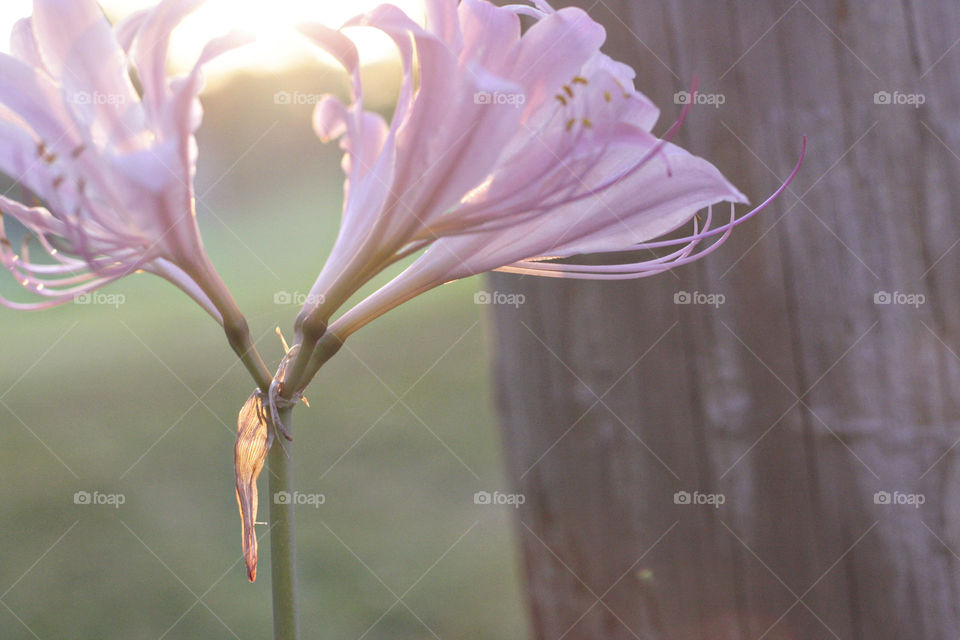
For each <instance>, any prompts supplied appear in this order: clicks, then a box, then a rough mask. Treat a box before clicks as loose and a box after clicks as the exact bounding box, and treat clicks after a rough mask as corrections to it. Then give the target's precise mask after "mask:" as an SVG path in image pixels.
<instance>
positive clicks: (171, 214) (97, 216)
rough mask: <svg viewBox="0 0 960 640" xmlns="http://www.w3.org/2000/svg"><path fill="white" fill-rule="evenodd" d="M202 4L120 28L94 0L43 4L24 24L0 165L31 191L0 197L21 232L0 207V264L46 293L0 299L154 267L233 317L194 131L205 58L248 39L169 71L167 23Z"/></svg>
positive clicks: (182, 3) (3, 108) (11, 74)
mask: <svg viewBox="0 0 960 640" xmlns="http://www.w3.org/2000/svg"><path fill="white" fill-rule="evenodd" d="M200 4H202V2H201V1H200V0H164V1H163V2H160V3H159V4H158V5H157V6H156V7H154V8H152V9H148V10H144V11H140V12H138V13H136V14H134V15H133V16H131V17H130V18H128V19H127V20H126V21H124V22H122V23H120V24H119V25H117V27H116V28H112V27H111V25H110V23H109V22H108V21H107V19H106V17H105V16H104V15H103V13H102V12H101V10H100V8H99V6H98V5H97V3H96V2H94V0H35V2H34V10H33V15H32V16H31V17H30V18H25V19H23V20H21V21H20V22H19V23H18V24H17V25H16V27H15V28H14V31H13V34H12V42H11V49H12V53H13V55H3V54H0V172H2V173H5V174H7V175H8V176H10V177H11V178H13V179H14V180H16V181H17V182H18V183H19V185H20V186H21V187H22V190H21V191H22V193H24V195H25V197H24V198H23V199H22V200H23V201H22V202H20V201H17V200H14V199H11V198H9V197H5V196H0V211H2V212H3V213H4V214H6V215H8V216H11V217H13V218H15V219H16V220H17V221H18V222H19V223H20V225H22V226H23V227H25V229H26V233H25V234H23V237H22V241H21V242H18V243H17V244H18V245H19V246H18V247H15V246H14V244H13V243H11V241H10V240H9V238H8V235H7V234H6V232H5V230H4V227H3V220H2V217H0V261H2V263H3V266H4V267H6V269H7V270H9V271H10V272H11V273H12V274H13V275H14V277H15V278H16V279H17V281H18V282H19V283H20V284H21V285H22V286H23V287H24V288H25V289H27V290H28V291H30V292H31V293H33V294H35V295H36V296H37V297H39V298H40V300H38V301H36V302H28V303H20V302H14V301H12V300H8V299H6V298H0V303H2V304H4V305H6V306H9V307H13V308H18V309H39V308H45V307H49V306H53V305H56V304H60V303H63V302H68V301H70V300H73V299H74V298H75V297H76V296H79V295H82V294H86V293H89V292H91V291H93V290H95V289H97V288H98V287H101V286H103V285H105V284H108V283H110V282H113V281H115V280H117V279H119V278H122V277H123V276H125V275H128V274H130V273H134V272H136V271H146V272H150V273H154V274H156V275H159V276H161V277H163V278H165V279H167V280H169V281H170V282H172V283H173V284H175V285H176V286H178V287H180V288H181V289H182V290H183V291H185V292H186V293H187V294H188V295H190V296H191V297H192V298H193V299H194V300H196V301H197V302H198V303H199V304H200V305H201V306H202V307H203V308H204V309H205V310H207V311H208V312H209V313H210V314H211V315H212V316H213V317H214V318H215V319H217V321H218V322H221V323H223V322H224V316H235V315H237V314H238V312H237V311H236V310H235V305H234V304H233V302H232V300H231V299H230V294H229V293H228V292H227V291H226V288H225V287H224V285H223V283H222V282H221V280H220V278H219V276H217V274H216V272H215V271H214V269H213V267H212V266H211V265H210V262H209V260H208V259H207V256H206V253H205V252H204V249H203V243H202V242H201V240H200V233H199V230H198V228H197V223H196V215H195V210H194V191H193V189H194V187H193V180H194V173H195V167H196V158H197V150H196V142H195V140H194V132H195V131H196V130H197V128H198V127H199V126H200V120H201V115H202V111H201V108H200V103H199V101H198V99H197V96H198V94H199V92H200V90H201V88H202V84H203V79H202V76H201V67H202V66H203V65H204V64H205V63H206V62H208V61H209V60H210V59H211V58H213V57H215V56H217V55H219V54H220V53H222V52H224V51H227V50H229V49H231V48H233V47H235V46H238V45H240V44H242V43H243V42H244V39H243V38H242V37H240V36H237V35H230V36H226V37H224V38H221V39H218V40H213V41H211V42H210V43H209V45H208V46H207V47H206V49H205V50H204V51H203V53H202V55H201V57H200V59H199V60H198V61H197V63H196V66H195V67H194V68H193V70H192V71H191V72H190V73H189V74H187V75H186V76H184V77H178V78H170V77H168V76H167V71H166V67H167V50H168V43H169V38H170V33H171V31H172V30H173V28H174V27H176V26H177V25H178V24H179V22H180V21H181V20H182V19H183V18H184V17H185V16H186V15H188V14H189V13H190V12H191V11H193V10H194V9H195V8H197V6H199V5H200ZM131 68H133V69H134V70H135V71H136V73H137V76H138V78H139V81H140V84H141V85H142V95H141V94H140V93H138V91H137V90H136V88H135V87H134V84H133V82H132V81H131V78H130V69H131ZM31 248H33V249H34V252H37V251H39V253H40V254H41V255H40V256H37V257H35V256H34V255H31ZM230 319H233V318H230Z"/></svg>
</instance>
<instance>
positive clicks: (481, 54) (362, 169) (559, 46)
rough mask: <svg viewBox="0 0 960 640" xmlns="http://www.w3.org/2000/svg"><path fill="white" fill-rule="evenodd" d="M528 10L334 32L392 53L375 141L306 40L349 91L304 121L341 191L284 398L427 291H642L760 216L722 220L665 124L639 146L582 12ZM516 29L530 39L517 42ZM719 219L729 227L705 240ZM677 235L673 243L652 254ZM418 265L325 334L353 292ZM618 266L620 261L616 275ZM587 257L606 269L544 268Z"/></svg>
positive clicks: (628, 97)
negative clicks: (331, 239)
mask: <svg viewBox="0 0 960 640" xmlns="http://www.w3.org/2000/svg"><path fill="white" fill-rule="evenodd" d="M534 4H535V6H533V7H530V6H507V7H497V6H495V5H493V4H491V3H490V2H487V1H486V0H462V1H461V2H460V3H459V6H458V3H457V2H456V0H428V2H427V6H428V18H427V24H426V27H421V26H420V25H419V24H417V23H416V22H414V21H413V20H411V19H410V18H409V17H408V16H406V15H405V14H404V13H403V12H401V11H400V10H399V9H397V8H396V7H393V6H390V5H384V6H381V7H379V8H378V9H376V10H374V11H373V12H371V13H369V14H367V15H364V16H360V17H358V18H355V19H354V20H351V21H350V22H348V23H347V24H345V25H344V27H345V28H346V27H352V26H367V27H374V28H377V29H379V30H381V31H382V32H384V33H385V34H386V35H388V36H389V37H391V38H392V39H393V41H394V42H395V44H396V46H397V49H398V50H399V52H400V56H401V59H402V62H403V73H404V78H403V88H402V90H401V93H400V97H399V100H398V102H397V106H396V110H395V112H394V114H393V117H392V120H391V122H390V123H389V124H388V123H387V122H386V121H385V120H384V119H383V118H381V117H380V116H379V115H377V114H375V113H372V112H369V111H366V110H365V109H364V105H363V86H362V83H361V80H360V74H359V67H358V58H357V51H356V48H355V46H354V45H353V43H352V42H351V41H350V40H349V39H348V38H347V37H346V36H345V35H344V34H343V33H342V31H338V30H331V29H328V28H326V27H323V26H320V25H310V26H307V27H304V29H303V31H304V33H306V34H307V35H308V36H309V37H310V38H312V40H313V41H314V42H316V44H317V45H319V46H320V47H322V48H323V49H325V50H326V51H328V52H329V53H331V54H332V55H333V56H334V57H335V58H336V59H337V60H338V61H339V62H340V63H341V64H342V65H343V67H344V68H345V69H346V70H347V72H348V73H349V74H350V76H351V78H352V96H351V97H352V102H351V103H350V104H349V105H345V104H343V103H342V102H341V101H340V100H339V99H338V98H336V97H333V96H329V97H326V98H325V99H324V100H323V101H321V102H320V104H319V105H318V106H317V109H316V112H315V117H314V128H315V130H316V132H317V134H318V135H319V136H320V137H321V138H322V139H323V140H330V139H333V138H337V137H339V138H340V146H341V147H342V148H343V150H344V152H345V153H344V158H343V167H344V171H345V172H346V175H347V180H346V187H345V202H344V209H343V220H342V223H341V229H340V233H339V236H338V238H337V240H336V243H335V245H334V248H333V250H332V253H331V255H330V257H329V259H328V261H327V263H326V265H325V266H324V268H323V270H322V271H321V273H320V275H319V277H318V279H317V281H316V283H315V284H314V286H313V289H312V290H311V295H310V296H309V297H308V304H307V305H305V306H304V308H303V310H302V311H301V313H300V315H299V317H298V319H297V323H298V324H297V329H298V338H299V340H298V341H299V342H301V343H302V345H303V346H304V348H303V349H302V350H301V355H300V357H299V361H298V362H297V363H296V365H295V366H293V367H292V368H291V378H290V380H288V382H289V383H290V384H289V385H288V389H290V391H291V392H292V391H293V389H294V388H296V389H302V388H303V387H304V386H305V385H306V384H307V383H308V382H309V380H310V379H311V377H312V376H313V374H314V373H315V372H316V370H317V368H318V367H319V366H320V365H321V364H322V363H323V361H324V360H325V359H327V358H329V357H330V355H331V354H332V353H333V352H335V351H336V349H337V348H338V347H339V344H340V343H342V341H343V340H345V339H346V337H347V336H349V335H350V334H351V333H353V332H354V331H356V330H357V329H359V328H360V327H362V326H363V325H365V324H366V323H368V322H370V321H371V320H373V319H374V318H376V317H378V316H379V315H381V314H383V313H385V312H386V311H388V310H390V309H392V308H394V307H396V306H398V305H399V304H401V303H403V302H405V301H406V300H409V299H410V298H412V297H414V296H416V295H418V294H420V293H422V292H424V291H427V290H429V289H431V288H433V287H435V286H437V285H440V284H443V283H445V282H448V281H451V280H455V279H458V278H464V277H467V276H471V275H475V274H478V273H482V272H485V271H490V270H502V271H511V272H517V273H526V274H533V275H541V276H550V277H573V278H594V279H623V278H638V277H644V276H648V275H653V274H655V273H660V272H662V271H665V270H667V269H670V268H672V267H674V266H677V265H682V264H686V263H689V262H691V261H693V260H696V259H697V258H699V257H701V256H703V255H706V254H707V253H709V252H711V251H713V250H714V249H716V248H717V247H718V246H719V244H720V243H721V242H722V241H723V240H725V239H726V238H727V237H728V236H729V234H730V232H731V231H732V229H733V228H734V226H736V225H737V224H740V223H741V222H743V221H744V220H746V219H748V218H749V217H751V216H752V215H754V214H755V213H756V212H757V211H759V210H760V209H761V208H762V207H763V206H764V205H765V204H766V203H764V205H761V207H758V208H757V209H755V210H753V211H751V212H750V213H747V214H744V215H741V216H740V217H739V218H737V217H736V215H735V212H734V211H733V205H734V204H736V203H745V202H746V198H745V196H744V195H743V194H741V193H740V192H739V191H738V190H737V189H736V188H735V187H734V186H733V185H731V184H730V183H729V182H728V181H727V180H726V179H725V178H724V177H723V175H722V174H721V173H720V171H719V170H718V169H717V168H716V167H714V166H713V165H712V164H710V163H709V162H707V161H706V160H703V159H701V158H698V157H696V156H693V155H691V154H690V153H688V152H687V151H685V150H683V149H681V148H680V147H678V146H676V145H674V144H671V143H670V142H667V141H666V138H668V137H669V135H670V134H672V133H673V130H674V129H675V128H676V125H675V126H674V127H673V128H671V129H670V131H668V134H667V135H666V136H664V138H662V139H661V138H658V137H656V136H655V135H653V133H651V130H652V128H653V126H654V124H655V123H656V121H657V118H658V115H659V112H658V109H657V108H656V107H655V106H654V105H653V104H652V103H651V102H650V100H649V99H647V98H646V97H645V96H644V95H643V94H641V93H639V92H638V91H636V89H635V88H634V85H633V78H634V72H633V71H632V69H630V68H629V67H627V66H626V65H624V64H622V63H619V62H617V61H615V60H612V59H611V58H609V57H608V56H606V55H604V54H603V53H601V51H600V47H601V45H602V44H603V42H604V40H605V31H604V29H603V27H602V26H601V25H599V24H598V23H596V22H595V21H593V20H592V19H591V18H590V17H589V16H588V15H587V14H586V13H585V12H584V11H582V10H580V9H577V8H565V9H561V10H559V11H555V10H553V9H552V8H551V7H550V6H549V5H548V4H547V3H546V2H544V1H543V0H536V1H535V3H534ZM520 16H528V17H530V18H533V19H534V20H535V21H536V22H535V23H534V24H533V25H532V26H530V27H529V28H528V29H526V30H525V31H522V30H521V25H520ZM678 124H679V123H678ZM798 166H799V165H798ZM791 177H792V176H791ZM781 189H782V188H781ZM778 193H779V191H778ZM774 195H777V194H774ZM720 202H727V203H730V210H731V211H730V218H729V220H728V221H727V222H725V223H723V224H720V225H719V226H714V222H715V221H714V215H713V211H712V208H711V207H712V206H713V205H715V204H717V203H720ZM768 202H769V200H768ZM703 209H707V210H708V213H707V217H706V219H705V220H704V222H703V224H702V225H701V224H700V223H699V221H698V219H697V214H698V212H699V211H700V210H703ZM691 222H692V226H693V230H692V233H691V234H689V235H687V236H686V237H684V238H681V239H676V240H666V241H654V239H655V238H657V237H659V236H662V235H664V234H667V233H669V232H671V231H674V230H676V229H678V228H680V227H682V226H683V225H685V224H690V223H691ZM668 247H671V248H672V249H670V250H669V251H668V252H667V253H666V254H664V253H663V252H662V251H660V252H656V253H655V252H654V250H661V249H665V248H668ZM423 249H426V251H424V252H423V253H422V255H420V257H419V258H417V259H416V260H415V261H414V262H413V264H412V265H411V266H409V267H408V268H407V269H406V270H405V271H403V272H402V273H401V274H400V275H399V276H397V277H396V278H395V279H394V280H393V281H391V282H390V283H388V284H387V285H385V286H384V287H383V288H381V289H380V290H379V291H377V292H376V293H374V294H373V295H371V296H370V297H368V298H367V299H365V300H363V301H362V302H360V303H359V304H358V305H357V306H355V307H353V308H352V309H350V310H348V311H347V312H346V313H345V314H343V315H342V316H341V317H339V318H338V319H337V320H336V321H335V322H334V323H333V324H330V325H329V328H328V324H329V323H330V318H331V316H332V314H333V313H334V312H335V311H336V310H337V309H338V308H339V307H340V306H341V305H343V303H344V302H345V301H346V300H347V299H348V298H349V297H350V296H351V295H352V294H354V293H355V292H356V291H357V290H358V289H359V288H360V287H361V286H363V284H364V283H366V282H368V281H369V280H370V279H371V278H372V277H373V276H375V275H376V274H377V273H380V272H381V271H383V270H384V269H386V268H387V267H389V266H390V265H392V264H394V263H396V262H397V261H398V260H401V259H403V258H405V257H407V256H410V255H412V254H415V253H417V252H420V251H421V250H423ZM623 252H630V253H629V254H627V255H629V256H634V258H628V260H626V261H622V260H617V258H618V257H622V256H623V255H624V254H623ZM586 254H610V256H609V257H608V258H606V259H604V260H601V261H599V263H600V264H598V261H595V260H590V261H584V260H576V259H574V261H569V260H565V261H558V260H557V259H569V258H571V257H576V256H583V255H586ZM613 254H617V255H613ZM638 254H639V255H641V256H642V257H643V258H644V259H642V260H639V261H636V256H637V255H638ZM611 259H612V260H613V262H614V263H613V264H609V263H610V261H611ZM585 262H590V264H586V263H585ZM321 340H322V342H321Z"/></svg>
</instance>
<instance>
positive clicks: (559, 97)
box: [556, 93, 567, 106]
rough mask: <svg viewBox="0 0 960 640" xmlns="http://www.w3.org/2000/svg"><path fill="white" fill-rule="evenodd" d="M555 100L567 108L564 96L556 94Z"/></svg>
mask: <svg viewBox="0 0 960 640" xmlns="http://www.w3.org/2000/svg"><path fill="white" fill-rule="evenodd" d="M556 98H557V100H559V101H560V102H562V103H563V106H567V97H566V96H564V95H563V94H562V93H558V94H557V95H556Z"/></svg>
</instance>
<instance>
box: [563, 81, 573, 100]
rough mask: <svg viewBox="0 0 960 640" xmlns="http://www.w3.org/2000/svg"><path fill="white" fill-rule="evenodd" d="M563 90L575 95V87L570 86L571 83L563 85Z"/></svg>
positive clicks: (569, 94)
mask: <svg viewBox="0 0 960 640" xmlns="http://www.w3.org/2000/svg"><path fill="white" fill-rule="evenodd" d="M563 90H564V91H566V93H567V95H568V96H570V97H571V98H572V97H573V89H571V88H570V85H567V84H565V85H563Z"/></svg>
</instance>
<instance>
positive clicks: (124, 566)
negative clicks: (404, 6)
mask: <svg viewBox="0 0 960 640" xmlns="http://www.w3.org/2000/svg"><path fill="white" fill-rule="evenodd" d="M301 81H303V80H302V77H300V76H297V77H296V78H271V79H263V78H260V79H252V80H250V79H248V80H247V81H246V83H245V84H244V83H242V82H241V86H239V87H237V86H231V87H228V88H226V89H224V90H223V91H220V92H218V93H217V94H215V95H213V96H211V97H209V99H208V100H207V101H206V107H207V123H208V124H206V125H205V126H204V129H203V131H202V133H201V153H202V154H203V155H202V160H201V170H200V176H199V178H198V185H199V186H198V193H199V194H200V195H201V203H200V205H199V207H198V210H199V219H200V224H201V227H202V229H203V232H204V238H205V242H206V243H207V247H208V250H209V252H210V254H211V256H212V259H213V261H214V263H215V264H216V265H217V266H218V269H219V270H220V272H221V275H222V276H223V277H224V279H225V280H226V281H227V283H228V285H230V287H231V289H232V290H233V291H234V294H235V296H236V297H237V299H238V301H239V303H240V305H241V307H242V308H243V309H244V310H245V312H246V313H247V315H248V318H249V320H250V323H251V326H252V330H253V333H254V336H255V338H256V339H257V344H258V347H259V348H260V350H261V352H262V353H263V354H264V357H265V358H267V359H269V360H270V364H271V365H276V363H277V362H278V360H279V358H280V355H281V347H280V343H279V340H278V339H277V337H276V336H275V334H274V333H273V328H274V327H275V326H277V325H279V326H280V327H282V328H283V329H284V331H285V333H286V334H287V336H288V337H289V335H290V328H291V326H292V321H293V318H294V316H295V314H296V311H297V308H296V307H295V306H294V305H278V304H275V303H274V295H275V294H276V293H277V292H280V291H287V292H290V293H296V292H301V293H302V292H306V291H307V290H308V289H309V287H310V284H311V283H312V280H313V278H314V277H315V276H316V274H317V272H318V270H319V268H320V266H321V264H322V262H323V258H324V257H325V255H326V252H327V250H328V248H329V246H330V244H331V243H332V240H333V237H334V233H335V229H336V225H337V222H338V218H339V207H340V189H341V174H340V171H339V167H338V162H339V159H338V152H337V151H336V149H335V148H324V147H322V146H321V145H320V144H319V143H318V142H316V141H315V140H314V139H312V135H311V134H310V132H309V109H308V108H305V109H301V110H300V111H297V112H296V113H292V112H289V111H284V110H290V109H291V107H278V106H276V105H273V104H272V103H271V102H270V100H269V96H271V95H272V92H273V90H275V89H277V88H278V87H279V88H283V89H291V88H292V87H296V86H299V85H297V83H298V82H301ZM238 100H239V101H243V102H244V103H245V105H246V107H245V108H244V109H243V110H242V113H243V116H240V115H238V112H237V102H238ZM241 117H242V118H245V120H242V121H241V120H238V118H241ZM331 146H333V145H331ZM478 286H480V285H479V284H478V283H477V282H476V281H468V282H460V283H455V284H451V285H447V286H444V287H441V288H440V289H438V290H436V291H433V292H431V293H429V294H427V295H425V296H422V297H421V298H419V299H417V300H414V301H412V302H411V303H408V304H407V305H405V306H404V307H403V308H401V309H398V310H396V311H394V312H392V313H390V314H388V315H387V316H385V317H384V318H382V319H380V320H378V321H377V322H375V323H374V324H372V325H370V326H369V327H367V328H365V329H364V330H363V331H362V332H360V333H359V334H358V335H357V336H355V337H354V338H352V339H351V341H350V342H349V343H348V348H346V349H344V350H343V351H342V352H341V353H340V354H338V356H337V357H336V358H335V359H334V360H333V361H331V363H330V364H329V365H328V366H327V367H326V368H325V369H324V370H323V371H322V372H321V373H320V375H319V376H318V378H317V379H316V381H315V382H314V384H313V385H312V387H311V388H310V390H309V392H308V397H309V399H310V402H311V405H312V407H311V408H309V409H307V408H306V407H303V408H300V409H298V410H297V412H296V414H295V433H296V440H295V442H294V463H295V474H296V480H297V485H298V487H299V490H300V491H301V492H304V493H310V494H313V493H322V494H324V496H325V503H324V504H323V505H321V506H319V507H313V506H309V505H302V506H300V507H298V509H297V517H298V531H297V537H298V561H299V571H300V586H301V590H302V598H303V600H302V624H303V629H304V638H358V637H360V636H361V635H362V634H364V633H366V635H365V636H364V637H365V638H370V639H379V638H391V639H400V640H403V639H415V638H429V637H433V636H434V635H436V636H439V637H444V638H446V637H471V638H485V639H491V640H499V639H507V638H509V639H511V640H513V639H515V638H518V637H522V636H523V635H524V626H523V625H524V623H523V618H522V611H521V608H522V600H521V595H520V589H519V576H518V567H517V560H516V557H515V548H514V545H513V540H512V531H511V524H510V520H509V516H510V514H509V513H507V512H506V511H505V510H504V508H500V507H490V506H477V505H474V503H473V494H474V492H476V491H479V490H488V491H492V490H495V489H500V490H503V489H504V488H505V479H504V478H503V472H502V461H501V453H500V452H499V444H498V438H497V429H496V423H495V418H494V415H493V401H492V397H491V391H490V385H489V381H488V372H487V368H488V364H487V360H488V358H487V354H486V343H487V341H486V339H485V335H484V331H485V330H484V324H483V321H482V318H481V311H482V309H483V307H478V306H476V305H474V304H473V293H474V291H475V290H476V289H477V288H478ZM4 291H10V289H9V287H8V286H7V285H5V286H4ZM105 291H106V292H108V293H118V294H123V296H125V303H124V304H123V305H121V306H119V308H113V307H109V306H103V305H89V306H81V305H74V304H69V305H65V306H63V307H59V308H57V309H53V310H49V311H44V312H39V313H32V314H27V313H20V312H13V311H8V310H5V309H0V335H2V336H3V338H2V339H0V364H2V367H0V464H2V471H0V479H2V482H0V594H2V596H0V603H2V604H4V605H5V606H4V607H0V637H2V638H4V639H7V638H10V639H20V638H24V639H26V638H34V637H36V638H41V639H42V640H47V639H61V638H63V639H66V638H71V639H72V638H76V639H91V640H92V639H97V640H99V639H101V638H124V639H130V640H139V639H141V638H142V639H152V640H156V639H158V638H161V637H162V638H167V639H175V638H242V639H244V640H245V639H247V638H266V637H268V636H269V634H270V628H271V627H270V624H271V623H270V593H269V574H270V572H269V544H268V542H267V539H266V537H264V538H263V539H262V542H261V567H260V576H261V577H260V579H259V580H258V581H257V582H256V583H255V584H253V585H250V584H248V583H247V581H246V578H245V575H244V570H243V567H242V563H241V562H240V548H239V547H240V531H239V517H238V514H237V508H236V501H235V498H234V489H233V470H232V460H233V450H232V445H233V436H234V430H235V420H236V414H237V411H238V409H239V407H240V405H241V404H242V403H243V401H244V400H245V399H246V397H247V395H248V394H249V393H250V391H251V390H252V387H253V385H252V383H251V382H250V380H249V378H248V377H247V375H246V373H245V372H244V371H243V369H242V367H240V366H238V365H237V364H236V362H235V358H233V357H232V354H231V352H230V350H229V349H228V347H227V346H226V343H225V340H224V339H223V337H222V334H221V332H220V330H219V328H218V327H217V326H216V324H215V323H214V322H213V321H212V320H210V319H209V318H208V317H207V316H206V315H205V314H204V313H203V312H202V311H201V310H200V309H199V308H198V307H196V306H195V305H193V303H191V302H190V301H189V300H188V299H187V298H186V297H185V296H184V295H183V294H181V293H180V292H179V291H177V290H175V289H174V288H173V287H171V286H169V285H168V284H166V283H165V282H163V281H161V280H159V279H157V278H153V277H151V276H147V275H137V276H133V277H130V278H127V279H126V280H124V281H121V282H119V283H117V284H115V285H113V286H111V287H110V288H108V289H106V290H105ZM397 396H399V397H400V398H401V400H400V401H398V400H397ZM198 397H199V400H198ZM266 473H267V472H266V471H265V472H264V475H263V476H261V482H260V485H261V510H260V517H261V519H263V520H265V519H266V518H267V502H268V501H269V499H270V496H269V495H268V492H267V490H266ZM77 491H88V492H93V491H99V492H101V493H121V494H123V495H124V497H125V500H126V501H125V503H124V504H123V505H121V506H120V507H119V508H114V507H112V506H108V505H77V504H74V500H73V496H74V493H75V492H77ZM266 530H267V527H265V526H263V527H259V531H260V533H261V534H264V533H265V532H266ZM399 596H402V598H403V600H402V602H397V598H398V597H399Z"/></svg>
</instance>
